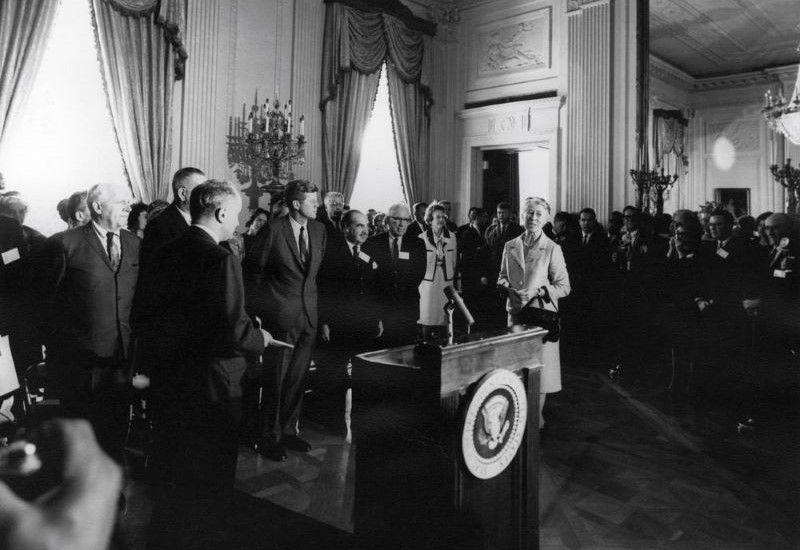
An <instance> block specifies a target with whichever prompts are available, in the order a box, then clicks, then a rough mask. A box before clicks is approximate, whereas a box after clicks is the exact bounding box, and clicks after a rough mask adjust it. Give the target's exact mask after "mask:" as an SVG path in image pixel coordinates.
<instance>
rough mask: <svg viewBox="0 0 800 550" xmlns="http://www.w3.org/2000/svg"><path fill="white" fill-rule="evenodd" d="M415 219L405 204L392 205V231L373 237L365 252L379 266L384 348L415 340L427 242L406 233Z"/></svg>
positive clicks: (388, 217)
mask: <svg viewBox="0 0 800 550" xmlns="http://www.w3.org/2000/svg"><path fill="white" fill-rule="evenodd" d="M412 221H413V218H412V217H411V210H409V208H408V206H407V205H405V204H394V205H392V206H391V207H390V208H389V213H388V215H387V217H386V222H387V223H386V225H387V227H388V228H389V231H387V232H386V233H382V234H380V235H375V236H373V237H370V238H369V239H368V240H367V242H366V243H364V252H365V253H366V254H368V255H369V256H370V257H371V258H372V259H373V260H374V261H375V263H376V264H377V265H378V269H377V273H376V288H377V293H378V295H379V296H381V297H382V303H381V305H380V308H379V309H380V319H381V323H382V325H383V334H382V336H381V341H382V345H383V346H384V347H395V346H401V345H406V344H411V343H413V342H414V336H415V335H416V330H417V326H416V325H417V319H419V285H420V283H421V282H422V278H423V277H424V276H425V267H426V263H427V260H426V253H425V245H424V243H423V242H422V240H421V239H420V238H419V237H411V236H408V235H406V232H407V230H408V226H409V224H411V222H412Z"/></svg>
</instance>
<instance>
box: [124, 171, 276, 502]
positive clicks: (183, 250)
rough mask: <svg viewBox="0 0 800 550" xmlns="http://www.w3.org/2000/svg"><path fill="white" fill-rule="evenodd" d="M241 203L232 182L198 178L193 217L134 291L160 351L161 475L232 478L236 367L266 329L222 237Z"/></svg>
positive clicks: (259, 346) (199, 481)
mask: <svg viewBox="0 0 800 550" xmlns="http://www.w3.org/2000/svg"><path fill="white" fill-rule="evenodd" d="M241 208H242V197H241V195H240V193H239V191H238V190H237V189H236V187H234V185H233V184H231V183H229V182H224V181H217V180H209V181H206V182H205V183H202V184H200V185H198V186H197V187H195V188H194V190H193V191H192V194H191V198H190V210H191V213H192V225H191V226H190V227H189V229H188V230H187V231H186V232H185V233H184V234H183V235H182V236H180V237H178V238H177V239H175V240H173V241H170V242H169V243H167V244H165V245H164V246H163V247H161V248H160V249H159V250H158V251H156V253H155V255H154V256H153V265H152V266H151V268H150V269H148V270H147V271H146V272H145V273H143V275H142V280H141V282H140V285H139V288H138V289H137V294H136V301H137V303H136V318H135V321H136V327H137V329H138V327H140V326H141V327H147V328H148V329H149V330H148V346H149V347H151V348H153V349H152V350H151V351H154V352H155V353H156V355H157V356H158V357H159V368H157V369H154V370H153V372H152V373H151V379H152V389H153V391H154V392H157V393H159V395H160V396H161V398H159V399H158V400H157V402H158V403H159V404H160V406H161V407H162V410H161V411H159V412H158V416H157V418H158V419H159V422H156V423H155V428H156V435H157V441H158V443H159V445H158V450H159V451H161V455H157V456H156V464H157V465H158V466H160V467H161V469H162V471H161V474H162V475H163V476H164V479H165V480H167V481H171V482H177V483H180V484H181V485H184V484H185V485H186V486H187V487H189V488H196V486H207V485H210V486H212V487H213V488H221V489H226V488H232V487H233V481H234V477H235V472H236V457H237V450H238V437H237V432H238V426H239V421H240V420H241V397H242V386H241V381H242V377H243V375H244V371H245V369H246V368H247V358H248V356H257V355H260V354H262V353H263V352H264V348H265V347H266V346H267V344H268V343H269V341H270V339H271V337H270V335H269V333H267V332H266V331H264V330H260V329H257V328H255V326H254V324H253V323H252V322H251V320H250V318H249V317H248V316H247V314H246V313H245V310H244V284H243V282H242V273H241V267H240V265H239V261H238V259H237V258H236V257H235V256H234V255H232V254H231V253H230V252H229V251H228V250H226V249H225V248H223V247H222V246H220V245H219V243H220V242H224V241H226V240H227V239H229V238H231V236H232V235H233V232H234V231H235V229H236V225H237V223H238V219H239V212H240V211H241ZM159 460H160V462H159Z"/></svg>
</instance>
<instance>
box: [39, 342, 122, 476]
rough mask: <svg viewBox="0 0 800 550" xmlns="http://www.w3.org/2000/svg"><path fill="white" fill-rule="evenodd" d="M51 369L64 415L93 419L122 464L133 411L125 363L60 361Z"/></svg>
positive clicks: (106, 446)
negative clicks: (130, 409)
mask: <svg viewBox="0 0 800 550" xmlns="http://www.w3.org/2000/svg"><path fill="white" fill-rule="evenodd" d="M51 366H52V369H53V375H54V379H55V381H56V385H57V388H58V396H59V399H60V400H61V409H62V414H63V415H64V416H66V417H72V418H85V419H87V420H89V422H90V423H91V424H92V428H93V429H94V433H95V437H97V441H98V443H100V446H101V447H102V448H103V450H105V451H106V452H107V453H108V454H109V455H110V456H111V457H112V458H114V460H116V461H117V462H119V463H122V462H123V458H124V450H125V437H126V435H127V430H128V411H129V408H128V405H129V403H128V389H129V384H128V382H129V380H128V378H129V376H128V374H129V373H128V370H127V368H126V366H125V365H124V361H123V360H122V359H119V358H110V357H108V358H98V357H94V358H71V359H67V358H59V359H55V360H54V361H53V362H52V363H51Z"/></svg>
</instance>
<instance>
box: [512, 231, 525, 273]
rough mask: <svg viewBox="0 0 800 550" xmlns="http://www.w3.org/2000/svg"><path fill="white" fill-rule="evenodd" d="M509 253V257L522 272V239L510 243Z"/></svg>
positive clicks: (523, 254)
mask: <svg viewBox="0 0 800 550" xmlns="http://www.w3.org/2000/svg"><path fill="white" fill-rule="evenodd" d="M510 243H511V244H510V245H509V251H510V252H511V257H512V258H514V259H515V260H516V261H517V263H518V264H519V266H520V267H521V268H522V269H523V270H524V269H525V250H524V247H523V246H522V239H520V238H516V239H513V240H512V241H510Z"/></svg>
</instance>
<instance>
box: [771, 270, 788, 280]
mask: <svg viewBox="0 0 800 550" xmlns="http://www.w3.org/2000/svg"><path fill="white" fill-rule="evenodd" d="M772 276H773V277H777V278H778V279H785V278H786V270H785V269H776V270H775V271H773V272H772Z"/></svg>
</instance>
